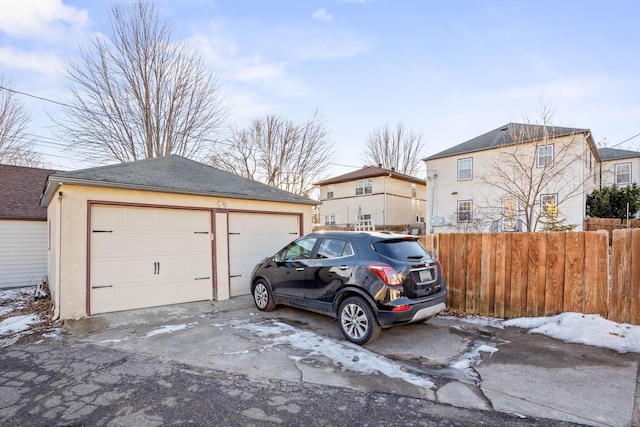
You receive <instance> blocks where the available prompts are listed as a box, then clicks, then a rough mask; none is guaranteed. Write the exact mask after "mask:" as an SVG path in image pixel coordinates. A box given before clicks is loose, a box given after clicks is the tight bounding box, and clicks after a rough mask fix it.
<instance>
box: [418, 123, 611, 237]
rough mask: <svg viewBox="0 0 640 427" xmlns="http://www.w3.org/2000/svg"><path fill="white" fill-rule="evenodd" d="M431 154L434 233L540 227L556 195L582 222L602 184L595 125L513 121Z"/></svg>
mask: <svg viewBox="0 0 640 427" xmlns="http://www.w3.org/2000/svg"><path fill="white" fill-rule="evenodd" d="M424 161H425V163H426V168H427V200H428V201H429V206H428V211H427V222H428V230H429V232H431V233H437V232H450V231H527V230H532V231H533V230H539V229H540V227H541V224H540V222H539V220H540V217H541V215H542V214H543V212H544V210H545V207H546V206H549V203H555V204H556V205H557V206H558V208H559V209H560V214H561V215H562V216H563V218H564V219H565V221H566V224H574V225H576V230H579V229H582V224H583V221H584V218H585V201H586V196H587V195H588V194H589V193H590V192H591V191H592V190H593V189H594V188H598V186H599V185H600V182H599V181H600V177H599V168H598V165H599V162H600V157H599V154H598V151H597V149H596V147H595V143H594V140H593V136H592V135H591V132H590V131H589V130H588V129H576V128H565V127H554V126H543V125H531V124H520V123H509V124H507V125H505V126H501V127H499V128H497V129H494V130H492V131H490V132H487V133H486V134H484V135H480V136H478V137H476V138H473V139H471V140H469V141H466V142H464V143H462V144H459V145H456V146H454V147H451V148H449V149H447V150H444V151H442V152H440V153H437V154H434V155H432V156H430V157H427V158H426V159H424Z"/></svg>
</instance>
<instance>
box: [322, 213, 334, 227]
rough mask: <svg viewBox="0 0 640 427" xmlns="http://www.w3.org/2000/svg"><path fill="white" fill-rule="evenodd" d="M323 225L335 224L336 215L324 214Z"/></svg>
mask: <svg viewBox="0 0 640 427" xmlns="http://www.w3.org/2000/svg"><path fill="white" fill-rule="evenodd" d="M324 225H336V216H335V214H331V215H325V216H324Z"/></svg>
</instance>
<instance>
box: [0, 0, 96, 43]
mask: <svg viewBox="0 0 640 427" xmlns="http://www.w3.org/2000/svg"><path fill="white" fill-rule="evenodd" d="M88 24H89V13H88V12H87V11H86V10H84V9H78V8H76V7H73V6H67V5H65V4H63V3H62V0H22V1H19V2H18V1H13V2H11V5H10V6H6V5H4V6H3V8H2V13H0V31H2V32H4V33H6V34H8V35H9V36H12V37H17V38H36V39H40V38H46V39H47V40H49V41H51V40H58V39H60V38H63V37H64V35H65V34H66V33H67V32H68V31H69V30H70V29H71V30H72V31H73V30H74V29H76V28H82V27H86V26H87V25H88Z"/></svg>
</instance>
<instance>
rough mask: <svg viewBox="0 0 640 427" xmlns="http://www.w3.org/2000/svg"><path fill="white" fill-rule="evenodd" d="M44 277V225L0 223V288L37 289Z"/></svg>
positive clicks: (40, 222)
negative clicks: (26, 287) (35, 287)
mask: <svg viewBox="0 0 640 427" xmlns="http://www.w3.org/2000/svg"><path fill="white" fill-rule="evenodd" d="M46 274H47V223H46V221H0V288H11V287H17V286H28V285H37V284H38V283H40V282H41V281H42V278H43V276H45V275H46Z"/></svg>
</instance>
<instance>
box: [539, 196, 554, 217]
mask: <svg viewBox="0 0 640 427" xmlns="http://www.w3.org/2000/svg"><path fill="white" fill-rule="evenodd" d="M545 197H553V202H554V203H555V205H556V206H558V193H548V194H541V195H540V213H541V214H543V215H544V205H545V201H544V199H545Z"/></svg>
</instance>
